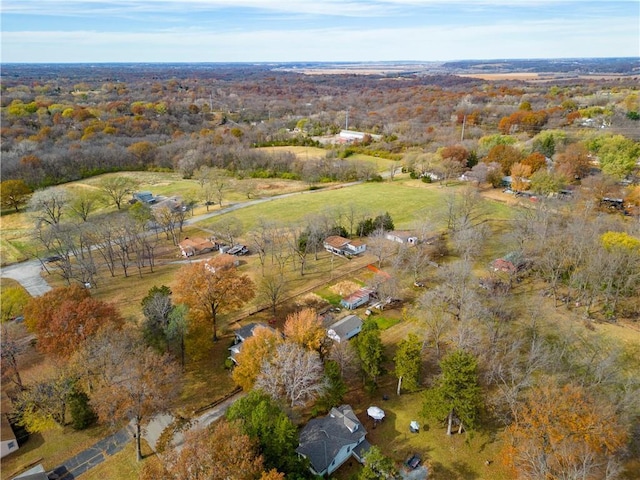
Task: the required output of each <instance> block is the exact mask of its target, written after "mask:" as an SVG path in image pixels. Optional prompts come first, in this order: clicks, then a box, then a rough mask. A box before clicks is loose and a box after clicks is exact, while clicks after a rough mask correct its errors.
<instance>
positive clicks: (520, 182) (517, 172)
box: [510, 162, 531, 192]
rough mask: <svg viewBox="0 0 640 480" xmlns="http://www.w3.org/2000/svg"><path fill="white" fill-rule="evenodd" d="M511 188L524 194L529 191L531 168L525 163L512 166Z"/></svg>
mask: <svg viewBox="0 0 640 480" xmlns="http://www.w3.org/2000/svg"><path fill="white" fill-rule="evenodd" d="M510 173H511V186H512V188H513V190H515V191H517V192H522V191H524V190H528V189H529V185H530V182H529V177H531V167H530V166H529V165H525V164H524V163H520V162H518V163H514V164H513V165H512V166H511V172H510Z"/></svg>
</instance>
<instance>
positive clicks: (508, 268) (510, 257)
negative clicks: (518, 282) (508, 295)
mask: <svg viewBox="0 0 640 480" xmlns="http://www.w3.org/2000/svg"><path fill="white" fill-rule="evenodd" d="M524 267H525V261H524V258H523V257H522V255H521V254H520V253H519V252H511V253H508V254H507V255H505V256H504V257H502V258H498V259H496V260H494V261H493V262H491V268H492V269H493V271H494V272H505V273H508V274H510V275H513V274H515V273H517V272H518V271H520V270H522V269H523V268H524Z"/></svg>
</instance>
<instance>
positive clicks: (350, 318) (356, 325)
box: [327, 315, 362, 343]
mask: <svg viewBox="0 0 640 480" xmlns="http://www.w3.org/2000/svg"><path fill="white" fill-rule="evenodd" d="M361 330H362V319H361V318H360V317H358V316H357V315H347V316H346V317H344V318H343V319H341V320H338V321H337V322H336V323H334V324H333V325H331V326H329V328H328V329H327V337H329V338H331V339H332V340H334V341H336V342H338V343H340V342H342V341H345V340H349V339H350V338H353V337H355V336H356V335H357V334H359V333H360V331H361Z"/></svg>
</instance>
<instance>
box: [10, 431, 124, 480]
mask: <svg viewBox="0 0 640 480" xmlns="http://www.w3.org/2000/svg"><path fill="white" fill-rule="evenodd" d="M109 433H110V430H108V429H107V428H106V427H100V426H98V427H93V428H89V429H87V430H81V431H76V430H73V429H72V428H70V427H65V428H61V429H56V430H50V431H48V432H43V433H36V434H32V435H31V437H30V438H29V441H28V442H27V443H25V444H24V445H23V446H22V447H20V449H19V450H17V451H16V452H15V453H12V454H11V455H9V456H7V457H5V458H3V459H2V475H1V477H2V480H5V479H8V478H13V476H14V475H16V474H17V473H19V472H21V471H23V470H24V469H25V468H28V467H29V466H30V465H31V464H33V463H42V464H43V466H44V468H45V469H46V470H52V469H54V468H55V467H57V466H59V465H61V464H62V463H63V462H64V461H65V460H66V459H67V458H70V457H72V456H74V455H75V454H77V453H78V452H80V451H82V450H84V449H85V448H88V447H90V446H91V445H93V444H94V443H96V442H98V441H99V440H102V438H104V437H106V436H107V435H109ZM112 478H113V477H112ZM116 478H117V477H116ZM121 478H123V477H121Z"/></svg>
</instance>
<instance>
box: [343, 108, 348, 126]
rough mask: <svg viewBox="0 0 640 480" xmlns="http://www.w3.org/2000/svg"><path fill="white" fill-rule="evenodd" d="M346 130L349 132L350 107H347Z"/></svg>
mask: <svg viewBox="0 0 640 480" xmlns="http://www.w3.org/2000/svg"><path fill="white" fill-rule="evenodd" d="M344 129H345V130H349V107H347V118H346V120H345V123H344Z"/></svg>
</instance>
